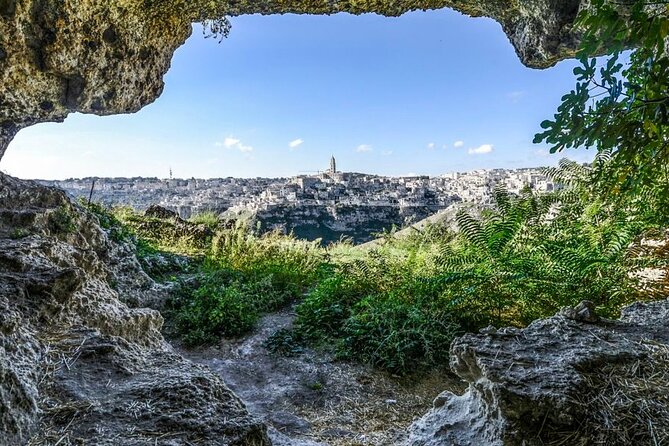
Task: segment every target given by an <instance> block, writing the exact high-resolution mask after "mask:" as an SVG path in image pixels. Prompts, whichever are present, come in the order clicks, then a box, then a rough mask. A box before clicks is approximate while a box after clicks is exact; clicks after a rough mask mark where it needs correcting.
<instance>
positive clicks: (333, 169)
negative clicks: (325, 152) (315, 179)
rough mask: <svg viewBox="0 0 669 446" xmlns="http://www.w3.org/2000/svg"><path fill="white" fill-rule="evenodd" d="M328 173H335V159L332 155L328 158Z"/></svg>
mask: <svg viewBox="0 0 669 446" xmlns="http://www.w3.org/2000/svg"><path fill="white" fill-rule="evenodd" d="M330 173H331V174H335V173H337V161H336V160H335V157H334V155H332V158H330Z"/></svg>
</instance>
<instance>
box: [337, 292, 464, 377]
mask: <svg viewBox="0 0 669 446" xmlns="http://www.w3.org/2000/svg"><path fill="white" fill-rule="evenodd" d="M343 331H344V337H343V339H342V341H341V342H340V344H339V354H340V355H341V356H342V357H345V358H350V359H356V360H362V361H365V362H369V363H371V364H373V365H375V366H378V367H381V368H384V369H386V370H389V371H392V372H395V373H407V372H413V371H416V370H418V369H420V368H422V367H429V366H435V365H440V364H442V365H443V364H447V363H448V354H449V348H450V344H451V341H453V338H454V337H455V336H456V335H457V334H459V333H460V332H461V330H460V327H459V325H458V324H457V322H455V321H454V320H453V317H452V316H451V314H450V312H449V311H448V306H447V305H442V304H441V303H440V302H439V300H438V299H434V300H433V299H431V298H430V297H424V296H419V297H418V298H411V297H408V296H403V295H401V294H400V295H396V294H375V295H370V296H367V297H366V298H364V299H363V300H362V301H360V302H359V303H358V304H357V305H356V306H355V308H354V309H353V314H352V316H351V317H350V318H349V319H348V320H347V321H346V323H345V324H344V327H343Z"/></svg>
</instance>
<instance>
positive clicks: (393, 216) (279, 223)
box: [254, 204, 439, 244]
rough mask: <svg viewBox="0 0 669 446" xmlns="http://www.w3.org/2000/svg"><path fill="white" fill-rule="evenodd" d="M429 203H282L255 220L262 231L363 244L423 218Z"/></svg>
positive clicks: (428, 211)
mask: <svg viewBox="0 0 669 446" xmlns="http://www.w3.org/2000/svg"><path fill="white" fill-rule="evenodd" d="M438 210H439V208H438V207H436V206H435V207H431V206H412V207H399V206H345V205H336V206H325V205H321V206H316V205H299V204H296V205H282V206H272V207H270V208H269V209H267V210H263V211H259V212H257V213H256V214H255V215H254V219H255V220H256V221H257V222H259V223H260V229H261V230H262V231H273V230H278V231H281V232H283V233H286V234H288V233H291V232H292V233H293V234H295V236H297V237H298V238H303V239H307V240H316V239H319V238H320V239H321V240H322V241H323V243H326V244H327V243H330V242H336V241H338V240H340V239H341V238H342V237H347V238H350V239H352V240H353V242H354V243H356V244H358V243H365V242H369V241H370V240H372V239H374V238H375V235H376V234H378V233H380V232H383V231H384V230H388V229H390V228H392V227H393V226H396V227H398V228H400V227H403V226H406V224H407V223H411V222H415V221H419V220H423V219H425V218H427V217H428V216H430V215H432V214H434V213H436V212H437V211H438Z"/></svg>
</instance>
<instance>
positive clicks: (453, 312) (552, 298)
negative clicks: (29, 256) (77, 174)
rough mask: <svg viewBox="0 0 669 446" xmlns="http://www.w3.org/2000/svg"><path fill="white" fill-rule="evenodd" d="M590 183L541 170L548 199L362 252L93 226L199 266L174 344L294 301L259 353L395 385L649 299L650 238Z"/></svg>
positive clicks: (572, 172)
mask: <svg viewBox="0 0 669 446" xmlns="http://www.w3.org/2000/svg"><path fill="white" fill-rule="evenodd" d="M597 169H598V168H597V166H594V167H588V166H583V165H580V164H577V163H573V162H569V161H562V162H561V163H560V165H559V166H558V167H556V168H549V169H546V174H548V175H549V176H551V177H552V178H553V179H554V180H555V181H556V182H557V183H559V184H561V185H562V188H560V189H558V190H557V191H555V192H552V193H547V194H539V193H536V192H534V191H533V190H531V189H529V188H526V189H525V190H523V191H522V193H521V194H520V195H514V194H510V193H508V192H507V191H506V190H504V189H503V188H501V187H498V188H496V189H495V191H494V201H495V203H494V206H492V207H488V208H482V209H479V210H478V212H477V213H473V212H472V210H471V209H470V211H467V212H466V211H464V210H462V211H461V212H460V213H458V214H457V217H456V222H457V226H458V231H453V230H452V229H450V228H449V227H447V226H445V225H441V224H429V225H426V226H424V227H423V228H421V229H416V230H413V231H408V233H407V235H405V236H402V237H399V236H396V235H395V234H393V233H388V234H387V236H386V237H385V238H384V241H383V243H378V244H376V245H374V247H373V248H371V249H370V248H362V247H356V246H353V245H352V244H351V243H348V242H342V243H339V244H336V245H334V246H329V247H327V248H322V247H320V246H319V245H318V244H317V243H312V242H305V241H300V240H297V239H295V238H294V237H292V236H284V235H281V234H278V233H269V234H265V235H257V234H255V233H254V232H253V231H251V230H249V229H248V228H247V227H245V226H243V225H239V226H238V227H236V228H232V229H219V230H218V232H216V233H215V235H214V236H211V235H207V233H204V232H203V233H199V234H200V235H199V236H200V237H203V238H202V239H200V240H195V239H192V238H191V235H188V236H185V235H184V233H183V231H180V230H176V229H174V228H171V227H169V226H166V225H168V224H169V225H179V224H185V223H187V222H181V223H180V222H178V221H176V220H175V219H170V220H169V221H168V222H167V223H166V222H165V221H162V222H159V221H157V220H156V219H152V218H147V217H143V216H140V215H138V214H136V213H133V212H130V211H128V210H127V209H125V210H124V209H119V210H114V212H112V213H111V215H106V214H105V212H107V211H105V212H103V211H100V210H97V211H96V212H97V213H99V214H101V216H100V217H99V218H100V220H101V223H102V224H103V226H108V227H110V228H111V227H116V226H117V225H120V227H121V229H119V230H118V234H119V237H121V235H122V238H123V239H124V240H132V241H133V243H134V244H135V246H136V247H137V250H138V252H140V253H141V255H142V256H146V258H147V259H148V258H151V257H152V256H164V255H165V251H164V250H163V249H164V248H163V247H169V248H170V249H171V250H173V252H180V253H181V254H182V255H190V256H192V255H195V254H194V253H198V252H204V254H203V260H202V262H200V263H199V264H198V266H197V268H196V270H195V271H188V272H187V271H183V272H182V274H180V277H181V279H180V281H179V285H178V286H177V287H176V291H175V292H174V294H173V297H172V299H171V300H170V302H169V303H168V307H167V311H166V316H167V320H168V327H169V328H170V329H171V330H172V331H173V332H174V333H175V334H177V335H179V336H180V337H181V338H182V339H183V340H184V342H185V343H186V344H188V345H198V344H206V343H213V342H216V341H217V340H218V339H219V338H220V337H237V336H241V335H243V334H245V333H246V332H248V331H249V330H251V329H253V327H254V326H255V324H256V322H257V320H258V319H259V318H260V317H261V316H262V315H263V314H264V313H266V312H270V311H275V310H277V309H279V308H281V307H283V306H285V305H287V304H290V303H292V302H296V301H297V302H298V305H297V306H296V314H297V319H296V322H295V325H294V328H293V329H292V330H289V331H286V330H283V331H280V332H278V333H276V334H275V335H274V336H273V337H272V338H270V340H269V341H268V343H267V347H268V348H269V349H270V350H271V351H274V352H277V353H282V354H287V355H292V354H298V353H300V352H301V351H302V350H303V348H304V347H305V346H307V345H311V346H314V347H319V348H327V349H332V350H333V351H334V352H335V353H336V354H337V355H338V356H339V357H341V358H347V359H354V360H359V361H365V362H368V363H371V364H374V365H375V366H378V367H381V368H384V369H387V370H390V371H392V372H394V373H399V374H403V373H408V372H412V371H416V370H419V369H420V368H423V367H433V366H439V365H443V364H445V363H446V362H447V358H448V351H449V345H450V343H451V341H452V339H453V338H454V337H455V336H456V335H458V334H460V333H463V332H465V331H474V330H478V329H480V328H483V327H485V326H487V325H490V324H492V325H496V326H505V325H515V326H523V325H525V324H528V323H530V322H531V321H533V320H535V319H537V318H540V317H545V316H550V315H553V314H554V313H555V312H556V311H557V310H558V309H559V308H561V307H563V306H566V305H571V306H573V305H576V304H577V303H578V302H579V301H581V300H583V299H588V300H591V301H594V302H595V304H596V305H597V306H598V311H599V312H600V313H601V314H603V315H611V316H612V315H615V314H616V313H617V312H618V311H619V309H620V308H621V307H622V306H623V305H625V304H627V303H630V302H632V301H634V300H638V299H649V298H656V297H660V296H661V293H659V292H657V290H656V289H654V288H653V286H652V284H651V286H648V285H642V284H641V283H640V280H639V279H638V275H637V273H638V272H639V271H641V270H642V269H643V268H645V267H648V266H665V267H666V266H667V265H666V262H665V264H661V263H660V262H659V261H657V260H654V259H651V258H648V256H647V255H646V253H644V252H642V251H643V250H641V249H637V248H638V246H639V239H640V238H641V237H643V236H644V234H646V233H647V232H648V231H649V230H652V229H654V228H655V227H656V225H655V223H654V220H653V216H652V215H650V214H649V213H648V212H647V211H646V210H645V209H643V208H641V207H640V206H636V205H635V204H634V203H635V202H634V200H633V199H632V198H629V197H628V198H629V199H628V200H619V201H617V202H615V203H611V202H607V201H606V200H605V199H602V196H601V195H600V194H599V191H597V190H596V189H594V188H592V187H590V184H591V183H592V179H593V178H594V177H595V176H596V175H597ZM463 209H464V208H463ZM187 224H188V225H191V226H197V225H193V224H192V223H187ZM108 230H109V229H108ZM194 247H197V249H195V248H194Z"/></svg>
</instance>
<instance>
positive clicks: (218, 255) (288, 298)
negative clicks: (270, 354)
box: [170, 228, 322, 345]
mask: <svg viewBox="0 0 669 446" xmlns="http://www.w3.org/2000/svg"><path fill="white" fill-rule="evenodd" d="M321 265H322V257H321V251H320V249H319V248H318V247H317V246H316V245H315V244H313V243H307V242H300V241H297V240H295V239H293V238H292V237H286V236H281V235H279V234H267V235H265V236H260V237H259V236H255V235H253V234H251V233H250V232H248V231H246V230H245V229H243V228H237V229H234V230H226V231H222V232H219V233H218V234H217V235H216V236H215V237H214V240H213V243H212V248H211V250H210V252H209V254H208V255H207V257H206V259H205V261H204V263H203V265H202V267H201V268H200V271H199V274H198V281H197V283H196V284H192V285H190V286H182V287H181V290H180V292H179V293H177V295H176V296H175V297H174V298H173V299H172V301H171V303H170V307H171V310H170V314H171V315H173V317H174V319H175V328H176V331H177V333H178V334H180V335H181V336H182V337H183V338H184V340H185V341H186V343H188V344H191V345H196V344H206V343H211V342H215V341H216V340H218V339H219V338H220V337H231V336H240V335H242V334H244V333H246V332H248V331H250V330H251V329H253V327H254V326H255V324H256V322H257V320H258V318H259V317H260V316H261V315H262V314H264V313H267V312H269V311H275V310H277V309H279V308H282V307H284V306H285V305H287V304H288V303H290V302H292V301H294V300H296V299H298V298H301V297H302V295H303V294H304V292H305V291H306V290H307V289H308V287H310V286H312V285H313V283H314V282H315V281H316V280H317V278H318V277H319V274H320V273H321ZM189 287H190V288H189Z"/></svg>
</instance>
